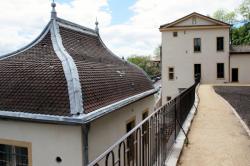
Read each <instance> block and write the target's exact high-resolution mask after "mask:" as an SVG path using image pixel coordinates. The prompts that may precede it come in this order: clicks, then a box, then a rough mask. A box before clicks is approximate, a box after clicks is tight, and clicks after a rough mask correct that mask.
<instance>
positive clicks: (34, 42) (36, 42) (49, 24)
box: [0, 21, 51, 60]
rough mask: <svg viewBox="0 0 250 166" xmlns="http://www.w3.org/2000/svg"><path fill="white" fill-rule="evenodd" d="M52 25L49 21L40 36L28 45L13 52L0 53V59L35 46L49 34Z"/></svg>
mask: <svg viewBox="0 0 250 166" xmlns="http://www.w3.org/2000/svg"><path fill="white" fill-rule="evenodd" d="M50 27H51V21H49V23H48V24H47V25H46V27H45V28H44V29H43V31H42V32H41V33H40V34H39V36H38V37H37V38H36V39H35V40H33V41H32V42H31V43H29V44H28V45H26V46H24V47H22V48H20V49H18V50H16V51H13V52H10V53H7V54H4V55H0V60H2V59H5V58H9V57H12V56H15V55H17V54H19V53H22V52H24V51H26V50H28V49H30V48H31V47H33V46H35V45H36V44H38V43H39V42H40V41H41V40H42V39H43V38H44V37H45V36H46V35H47V33H48V32H49V30H50Z"/></svg>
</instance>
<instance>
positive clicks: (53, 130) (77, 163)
mask: <svg viewBox="0 0 250 166" xmlns="http://www.w3.org/2000/svg"><path fill="white" fill-rule="evenodd" d="M24 142H26V143H27V144H30V147H31V154H30V155H29V157H31V161H32V165H33V166H45V165H46V166H54V165H60V166H69V165H74V166H82V156H83V155H82V135H81V127H80V126H67V125H55V124H42V123H31V122H20V121H12V120H0V144H1V143H2V144H9V145H15V144H20V145H24V146H25V144H24ZM56 157H60V158H61V159H62V162H61V163H57V161H56ZM29 160H30V159H29Z"/></svg>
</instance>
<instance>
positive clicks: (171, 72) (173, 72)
mask: <svg viewBox="0 0 250 166" xmlns="http://www.w3.org/2000/svg"><path fill="white" fill-rule="evenodd" d="M171 68H173V71H170V69H171ZM170 74H173V78H172V79H171V78H170ZM174 77H175V68H174V67H168V80H169V81H173V80H174Z"/></svg>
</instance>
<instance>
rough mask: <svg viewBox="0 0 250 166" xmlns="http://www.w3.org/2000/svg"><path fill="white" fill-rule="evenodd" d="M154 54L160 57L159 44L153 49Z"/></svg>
mask: <svg viewBox="0 0 250 166" xmlns="http://www.w3.org/2000/svg"><path fill="white" fill-rule="evenodd" d="M154 54H155V56H156V57H160V54H161V45H158V46H157V47H156V48H155V50H154Z"/></svg>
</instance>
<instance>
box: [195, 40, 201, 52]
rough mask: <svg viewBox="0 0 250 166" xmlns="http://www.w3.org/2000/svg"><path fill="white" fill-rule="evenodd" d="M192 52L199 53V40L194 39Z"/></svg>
mask: <svg viewBox="0 0 250 166" xmlns="http://www.w3.org/2000/svg"><path fill="white" fill-rule="evenodd" d="M194 52H201V38H194Z"/></svg>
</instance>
